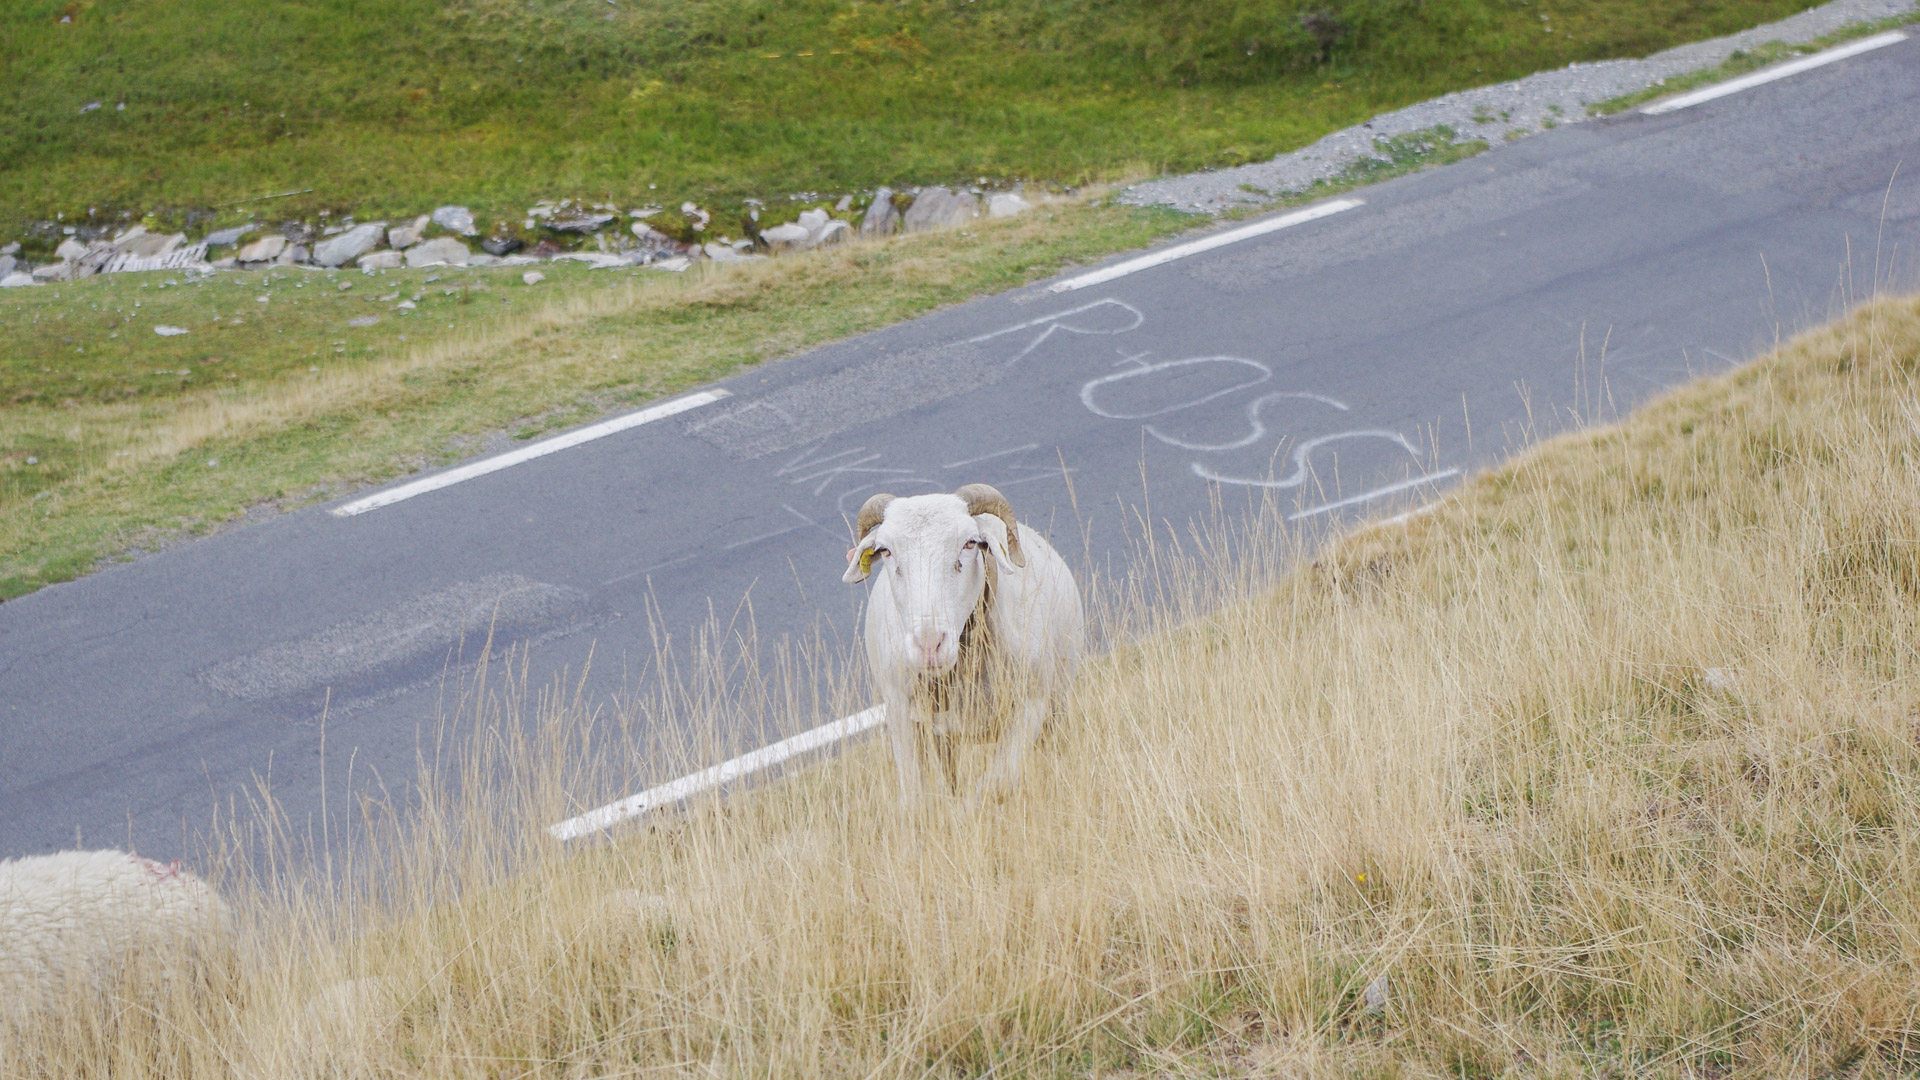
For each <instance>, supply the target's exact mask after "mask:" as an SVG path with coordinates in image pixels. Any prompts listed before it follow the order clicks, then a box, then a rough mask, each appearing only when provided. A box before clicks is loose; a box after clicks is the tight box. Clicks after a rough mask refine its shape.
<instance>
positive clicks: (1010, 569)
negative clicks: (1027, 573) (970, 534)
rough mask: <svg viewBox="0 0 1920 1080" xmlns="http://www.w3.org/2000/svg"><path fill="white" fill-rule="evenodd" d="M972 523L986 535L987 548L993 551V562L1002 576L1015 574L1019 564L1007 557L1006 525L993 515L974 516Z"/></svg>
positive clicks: (1018, 570)
mask: <svg viewBox="0 0 1920 1080" xmlns="http://www.w3.org/2000/svg"><path fill="white" fill-rule="evenodd" d="M973 523H974V524H975V525H978V526H980V531H981V532H983V533H985V534H987V547H988V548H989V549H991V550H992V551H993V561H994V563H995V565H997V566H999V568H1000V572H1001V573H1003V574H1017V573H1019V572H1020V564H1019V563H1016V562H1014V561H1013V560H1012V559H1010V558H1008V557H1007V523H1006V522H1005V521H1002V520H1001V519H1000V518H999V517H997V516H995V515H993V514H975V515H973Z"/></svg>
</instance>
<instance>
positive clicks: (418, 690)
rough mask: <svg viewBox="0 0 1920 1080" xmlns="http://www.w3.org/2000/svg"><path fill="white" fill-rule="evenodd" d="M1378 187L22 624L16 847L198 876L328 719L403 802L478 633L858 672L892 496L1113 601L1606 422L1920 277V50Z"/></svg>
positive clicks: (335, 759) (263, 538) (147, 576)
mask: <svg viewBox="0 0 1920 1080" xmlns="http://www.w3.org/2000/svg"><path fill="white" fill-rule="evenodd" d="M1359 194H1360V197H1362V198H1364V199H1365V200H1366V205H1364V206H1362V207H1359V208H1357V209H1353V210H1349V211H1347V212H1344V213H1340V214H1335V215H1333V216H1330V217H1326V218H1323V219H1320V220H1317V221H1313V222H1309V223H1307V224H1303V225H1300V226H1297V227H1295V228H1291V229H1286V230H1282V231H1279V232H1274V233H1270V234H1267V235H1265V236H1262V237H1258V238H1255V239H1250V240H1246V241H1243V242H1241V243H1237V244H1232V245H1228V246H1226V247H1222V248H1218V249H1215V250H1213V251H1209V252H1206V253H1204V254H1200V255H1195V256H1193V257H1191V258H1186V259H1182V260H1179V261H1176V262H1172V263H1168V264H1165V265H1162V266H1159V267H1156V268H1154V269H1150V270H1146V271H1143V272H1140V273H1136V274H1132V275H1130V276H1126V277H1122V278H1119V279H1117V280H1114V281H1112V282H1109V283H1107V284H1105V285H1102V286H1099V287H1096V288H1089V289H1084V290H1080V291H1076V292H1071V293H1065V294H1056V293H1053V292H1050V291H1049V290H1048V288H1047V283H1040V284H1037V285H1034V286H1029V287H1026V288H1023V289H1019V290H1016V291H1013V292H1010V293H1006V294H1003V295H1000V296H994V297H987V298H983V299H980V300H976V301H973V302H971V303H967V304H964V305H961V306H958V307H955V308H952V309H949V310H946V311H942V312H939V313H936V314H934V315H931V316H928V317H926V318H922V319H919V320H916V321H914V322H911V323H907V324H903V325H900V326H896V327H893V328H890V329H887V330H884V331H880V332H878V333H874V334H870V335H867V336H865V337H861V338H857V339H853V340H850V341H846V342H842V343H839V344H836V345H832V346H829V347H826V348H822V349H819V350H816V351H814V352H811V353H808V354H806V355H803V356H800V357H796V358H794V359H791V360H788V361H784V362H780V363H776V364H771V365H768V366H766V367H763V368H761V369H759V370H756V371H753V372H749V373H746V374H743V375H741V376H739V377H737V378H735V379H732V380H729V381H728V382H726V383H724V384H721V385H723V386H725V387H726V388H727V389H728V390H729V391H731V392H732V394H733V395H734V396H733V397H731V398H728V399H726V400H723V401H721V402H718V403H716V404H713V405H709V406H706V407H704V408H701V409H697V410H694V411H692V412H689V413H687V414H685V415H683V416H681V417H678V418H675V419H674V420H671V421H664V422H660V423H656V424H652V425H649V426H646V427H641V428H636V429H633V430H629V431H625V432H622V433H620V434H618V435H614V436H610V437H608V438H605V439H601V440H599V441H595V442H591V443H588V444H585V445H583V446H579V447H575V448H573V449H569V450H566V451H563V452H560V453H556V454H553V455H551V456H548V457H543V458H539V459H537V460H534V461H531V462H527V463H525V464H522V465H518V466H515V467H513V468H509V469H506V470H503V471H500V472H497V473H493V474H491V475H487V476H484V477H480V478H478V479H474V480H471V481H468V482H465V483H461V484H457V485H455V486H452V487H449V488H446V489H443V490H440V491H436V492H432V493H429V494H426V495H422V496H420V497H418V498H414V499H411V500H408V501H406V502H402V503H398V504H395V505H392V506H387V507H383V508H381V509H378V510H375V511H372V512H369V513H366V514H362V515H359V516H356V517H350V518H345V519H342V518H337V517H334V516H332V515H330V514H328V513H327V512H326V508H325V507H315V508H312V509H310V510H306V511H303V512H300V513H296V514H290V515H287V516H285V517H282V518H278V519H274V520H270V521H265V522H261V523H258V524H254V525H250V526H247V527H243V528H239V529H236V530H233V531H231V532H228V533H224V534H221V535H218V536H214V537H210V538H208V539H205V540H202V541H198V542H196V543H193V544H190V545H185V546H182V547H179V548H176V549H173V550H169V551H166V552H162V553H159V554H157V555H154V556H151V557H148V558H144V559H141V560H139V561H136V562H133V563H129V564H126V565H121V566H116V567H112V568H109V569H107V570H104V571H101V572H99V573H97V574H94V575H92V576H90V577H87V578H84V579H82V580H79V581H76V582H72V583H70V584H65V585H58V586H54V587H51V588H48V589H44V590H42V591H40V592H38V593H35V594H33V595H30V596H27V597H24V598H21V599H19V600H15V601H12V602H9V603H7V604H5V605H0V857H7V856H15V855H22V854H29V853H35V852H43V851H49V850H54V849H59V848H63V847H70V846H73V845H75V844H76V843H79V844H82V845H84V846H106V845H130V846H132V847H135V848H137V849H138V850H140V851H141V852H142V853H143V854H146V855H149V856H152V857H156V858H161V859H167V858H174V857H187V858H191V857H192V856H193V854H194V852H195V846H196V844H197V843H198V838H199V836H200V834H201V831H202V830H204V829H205V827H206V826H207V824H208V823H209V822H210V821H211V820H212V816H213V814H214V811H215V809H216V807H222V806H225V805H226V804H227V803H228V801H229V800H230V799H233V798H237V797H239V796H240V795H241V794H242V793H243V792H245V791H247V790H249V789H250V788H251V786H252V784H253V782H254V780H255V778H256V777H263V776H266V775H268V773H269V771H270V773H271V776H272V786H273V791H274V794H275V795H276V796H277V797H278V798H279V799H280V800H281V801H282V804H283V806H284V808H285V809H286V811H287V814H288V816H289V818H290V819H291V820H292V821H293V822H295V823H296V825H300V824H302V823H306V822H309V821H311V820H313V816H314V815H315V814H316V813H317V812H318V808H319V806H320V803H321V795H322V792H321V775H322V757H321V748H322V745H323V743H322V732H321V728H320V725H319V724H318V722H317V720H318V715H319V709H320V707H322V706H324V707H326V708H327V710H328V712H327V716H328V720H327V727H326V732H325V741H324V746H325V755H326V761H325V767H326V768H325V775H326V777H327V784H328V791H327V796H328V798H329V799H330V803H329V805H331V806H334V807H343V806H350V805H352V800H351V798H350V796H351V795H352V794H353V793H354V792H355V791H370V790H374V789H375V788H376V787H377V786H378V785H379V783H381V782H384V783H385V784H387V785H388V786H389V787H390V788H391V787H392V786H394V785H396V784H397V783H398V782H399V781H401V780H404V778H406V777H408V776H410V775H411V774H412V772H413V768H414V762H415V751H416V747H417V746H418V745H420V744H421V740H422V739H429V740H430V738H431V733H432V725H433V723H434V717H435V714H436V710H437V709H438V708H439V707H440V705H441V704H442V701H443V698H442V694H443V690H442V685H443V684H442V675H443V673H444V672H446V671H447V670H448V668H449V664H450V663H455V662H457V661H459V660H462V659H466V660H470V659H471V658H473V657H474V656H475V655H476V654H477V652H478V651H479V650H480V649H482V648H483V641H484V635H483V634H482V633H481V632H480V626H481V620H480V619H479V617H478V616H477V615H476V614H475V613H476V612H478V611H481V610H485V611H487V612H489V613H491V612H493V611H495V610H496V609H497V610H500V611H502V612H506V613H507V617H506V618H504V619H502V620H499V621H494V620H492V618H491V616H489V618H488V620H486V624H487V626H488V627H490V628H491V630H492V632H493V639H492V644H493V646H494V647H495V648H496V649H498V648H501V647H504V646H508V645H513V644H515V643H526V650H527V653H526V656H527V661H526V662H527V670H528V671H529V673H530V675H531V677H532V679H533V680H534V682H535V683H536V685H538V684H544V683H545V682H547V681H548V680H550V679H551V678H552V677H553V676H554V675H555V674H556V673H561V672H570V673H573V674H574V675H575V676H577V674H578V673H579V672H580V671H581V670H582V667H583V665H584V664H585V663H586V661H587V659H588V657H589V655H591V656H592V658H593V672H594V674H593V676H592V677H591V678H589V679H588V680H587V681H586V683H585V693H586V694H587V695H588V696H589V698H590V699H593V700H610V699H611V697H612V696H613V695H614V694H615V693H616V692H617V691H618V690H619V689H620V688H621V686H622V684H623V681H624V680H626V679H628V678H630V677H631V675H632V673H633V672H636V671H638V670H640V669H641V666H642V665H643V664H644V663H645V662H646V661H648V660H649V659H650V658H652V656H653V655H654V637H653V634H654V630H655V628H656V627H657V628H664V629H666V630H668V631H670V632H672V633H673V634H675V635H676V640H685V638H686V636H687V634H688V632H689V630H690V629H691V628H694V627H697V626H699V625H700V624H702V623H703V622H704V621H705V620H706V619H707V618H708V617H709V615H710V613H718V615H719V617H720V618H722V619H726V618H730V617H731V616H732V613H734V612H736V611H737V610H739V608H740V605H741V601H742V599H743V597H748V596H750V597H751V608H752V612H753V615H754V618H755V622H756V626H757V628H758V632H759V636H760V639H761V641H762V642H773V641H776V640H778V639H780V638H782V637H788V638H795V637H800V636H804V635H808V634H813V633H818V634H820V635H822V636H823V637H824V639H825V640H826V641H827V642H829V643H830V644H833V645H837V646H839V647H847V646H851V644H852V643H853V641H854V640H855V639H854V637H853V635H852V633H851V631H852V630H853V628H854V626H855V625H856V618H857V613H858V610H859V603H860V600H861V594H860V593H859V592H858V591H856V590H851V589H848V588H846V587H844V586H842V585H841V584H840V582H839V576H840V573H841V570H842V568H843V561H842V553H843V552H844V550H845V547H846V537H847V529H846V519H847V517H848V516H849V515H850V514H851V511H852V510H853V508H855V507H857V506H858V504H859V502H860V501H861V500H863V499H864V498H865V497H866V496H867V495H868V494H870V493H871V492H873V491H875V490H881V489H886V490H892V491H894V492H896V493H899V494H910V493H913V492H916V491H923V490H951V489H952V488H954V487H957V486H958V485H959V484H961V483H966V482H971V481H985V482H987V483H992V484H995V485H997V486H999V487H1000V488H1001V489H1002V490H1003V491H1005V492H1006V494H1007V495H1008V497H1009V499H1010V500H1011V501H1012V503H1013V505H1014V507H1015V509H1016V511H1017V512H1018V513H1019V514H1020V515H1021V516H1022V518H1023V519H1024V520H1027V521H1029V522H1031V523H1033V524H1035V525H1037V526H1039V527H1041V528H1043V529H1045V530H1047V531H1048V533H1049V534H1050V536H1051V537H1052V538H1053V540H1054V541H1055V543H1056V546H1058V547H1059V548H1060V549H1061V550H1062V551H1063V552H1066V553H1068V554H1069V557H1070V559H1072V560H1073V561H1074V562H1075V563H1076V564H1077V566H1078V568H1079V569H1081V570H1082V571H1085V570H1087V569H1089V568H1090V567H1089V561H1090V562H1091V564H1093V566H1097V567H1100V568H1106V567H1109V566H1112V565H1114V564H1115V562H1116V560H1119V559H1122V558H1124V556H1125V553H1126V551H1127V550H1128V547H1129V544H1130V543H1131V540H1132V538H1133V533H1132V532H1131V531H1130V530H1131V525H1132V523H1137V522H1138V521H1139V520H1143V519H1144V520H1151V521H1153V522H1154V523H1155V525H1156V528H1158V529H1160V530H1161V535H1162V536H1165V535H1166V534H1167V531H1168V530H1171V531H1172V532H1174V533H1176V534H1184V533H1185V531H1186V529H1187V527H1188V526H1189V525H1190V524H1192V523H1196V522H1203V521H1205V520H1207V519H1208V518H1209V516H1210V514H1211V513H1212V508H1213V507H1214V506H1215V505H1218V506H1221V507H1224V508H1226V512H1227V513H1229V514H1235V513H1241V512H1244V511H1245V508H1246V507H1248V506H1249V505H1250V504H1251V503H1252V502H1254V501H1257V500H1258V499H1261V498H1266V497H1271V498H1274V499H1277V500H1279V503H1280V505H1281V506H1283V507H1284V508H1285V509H1286V510H1287V511H1288V512H1289V513H1290V514H1292V515H1295V517H1296V519H1297V521H1298V522H1299V527H1301V528H1303V529H1311V528H1323V527H1339V526H1340V525H1342V524H1344V523H1350V522H1352V521H1354V520H1357V519H1359V518H1361V517H1364V516H1371V515H1379V514H1388V513H1393V512H1397V511H1398V510H1402V509H1405V508H1407V507H1409V506H1412V505H1415V504H1418V503H1420V502H1423V501H1426V500H1429V499H1431V498H1433V497H1435V495H1436V494H1437V493H1438V492H1441V491H1444V490H1445V489H1446V487H1447V486H1448V485H1450V484H1452V483H1455V482H1457V478H1458V477H1459V476H1461V475H1467V474H1470V473H1471V472H1472V471H1473V470H1475V469H1478V468H1483V467H1485V466H1486V465H1488V464H1489V463H1491V462H1494V461H1496V460H1498V459H1499V458H1501V457H1502V456H1504V455H1505V454H1507V453H1510V452H1511V451H1512V450H1513V449H1515V448H1516V447H1517V446H1519V445H1521V444H1523V443H1524V441H1525V440H1526V439H1527V438H1528V437H1531V436H1537V435H1540V434H1546V433H1549V432H1551V431H1552V430H1555V429H1557V428H1559V427H1563V426H1564V425H1566V424H1568V423H1571V422H1575V421H1574V420H1573V419H1572V418H1573V417H1575V416H1582V417H1590V416H1600V417H1602V418H1604V417H1605V416H1606V415H1610V414H1613V413H1617V412H1619V411H1622V410H1625V409H1627V408H1630V407H1631V406H1632V405H1633V404H1635V403H1637V402H1640V401H1643V400H1645V399H1646V398H1648V397H1649V396H1651V395H1653V394H1656V393H1658V392H1659V391H1661V390H1662V389H1664V388H1667V387H1671V386H1673V385H1676V384H1678V383H1680V382H1683V381H1685V380H1687V379H1688V378H1691V377H1694V376H1697V375H1703V374H1713V373H1718V372H1721V371H1725V370H1727V369H1728V368H1729V367H1730V366H1732V365H1735V364H1738V363H1741V362H1744V361H1746V360H1748V359H1751V358H1752V357H1754V356H1756V355H1758V354H1760V353H1761V352H1763V351H1765V350H1766V349H1767V348H1768V347H1769V346H1771V345H1772V343H1773V342H1775V341H1776V340H1778V339H1779V338H1780V337H1781V336H1784V335H1787V334H1791V333H1792V332H1794V331H1795V330H1797V329H1799V328H1802V327H1804V326H1807V325H1810V324H1813V323H1815V322H1818V321H1821V320H1824V319H1826V318H1828V317H1830V316H1831V315H1833V314H1835V313H1837V312H1838V311H1840V310H1842V309H1843V308H1844V307H1845V306H1846V305H1847V304H1848V303H1850V302H1851V301H1854V300H1858V299H1861V298H1863V297H1864V296H1865V295H1866V293H1868V292H1869V291H1871V290H1872V289H1873V288H1874V287H1876V286H1879V287H1890V288H1894V289H1902V290H1904V289H1911V288H1913V287H1915V286H1916V284H1920V273H1916V269H1917V265H1916V261H1915V258H1914V252H1915V251H1916V249H1920V39H1916V40H1910V41H1907V42H1903V43H1901V44H1899V45H1896V46H1893V47H1889V48H1885V49H1881V50H1879V51H1877V52H1873V53H1870V54H1866V55H1863V56H1859V57H1855V58H1853V59H1850V60H1847V61H1844V62H1841V63H1838V64H1834V65H1832V66H1830V67H1826V68H1822V69H1819V70H1817V71H1812V72H1808V73H1806V74H1804V75H1800V76H1797V77H1795V78H1792V79H1789V80H1785V81H1781V82H1777V83H1773V84H1770V85H1766V86H1762V87H1759V88H1756V89H1754V90H1751V91H1748V92H1745V93H1741V94H1737V95H1734V96H1731V97H1727V98H1723V99H1720V100H1717V101H1713V102H1710V103H1708V104H1705V105H1702V106H1699V107H1697V108H1693V109H1688V110H1685V111H1682V112H1678V113H1673V114H1669V115H1665V116H1659V117H1646V116H1642V115H1638V114H1627V115H1624V116H1620V117H1615V118H1610V119H1606V120H1597V121H1593V122H1590V123H1586V124H1582V125H1579V126H1578V127H1573V128H1567V129H1563V130H1557V131H1553V132H1549V133H1546V134H1543V135H1540V136H1537V137H1534V138H1531V139H1527V140H1525V141H1524V142H1521V143H1517V144H1515V145H1513V146H1511V147H1509V148H1506V149H1503V150H1502V151H1500V152H1499V153H1497V154H1491V155H1487V156H1485V157H1483V158H1478V159H1474V160H1471V161H1467V162H1463V163H1460V164H1458V165H1454V166H1451V167H1448V168H1445V169H1439V170H1435V171H1432V172H1428V173H1424V174H1421V175H1418V176H1412V177H1406V178H1403V179H1400V180H1396V181H1393V182H1390V183H1387V184H1383V185H1380V186H1377V187H1374V188H1371V189H1368V190H1366V191H1363V192H1361V193H1359ZM1116 261H1117V260H1116ZM1570 410H1571V411H1570ZM1469 421H1470V422H1471V435H1469V430H1468V425H1469ZM1069 477H1070V478H1071V483H1072V488H1073V496H1074V497H1073V498H1071V499H1070V497H1069V490H1068V483H1067V479H1068V478H1069ZM760 734H761V733H759V732H754V731H742V732H741V733H740V736H741V739H742V741H743V742H751V741H753V740H754V739H756V738H758V737H760ZM349 766H351V770H350V769H349ZM653 768H654V766H653V765H652V764H651V763H647V762H636V763H634V765H633V769H634V773H635V776H636V778H639V779H649V780H657V779H664V777H661V776H658V775H655V774H654V773H652V772H651V771H650V770H651V769H653ZM616 794H620V793H619V792H582V793H580V799H581V802H582V804H583V805H593V804H594V803H596V802H598V801H600V800H602V799H604V798H606V797H609V796H612V795H616Z"/></svg>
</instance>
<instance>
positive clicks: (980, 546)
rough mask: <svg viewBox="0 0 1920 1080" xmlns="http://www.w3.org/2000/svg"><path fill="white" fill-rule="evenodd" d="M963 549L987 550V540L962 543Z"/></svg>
mask: <svg viewBox="0 0 1920 1080" xmlns="http://www.w3.org/2000/svg"><path fill="white" fill-rule="evenodd" d="M962 550H965V551H985V550H987V542H986V541H985V540H969V541H967V542H966V543H965V544H964V545H962Z"/></svg>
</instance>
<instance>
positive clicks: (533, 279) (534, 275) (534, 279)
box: [520, 270, 547, 285]
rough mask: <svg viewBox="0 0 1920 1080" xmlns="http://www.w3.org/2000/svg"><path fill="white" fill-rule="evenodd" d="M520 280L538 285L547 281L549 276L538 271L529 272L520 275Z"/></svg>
mask: <svg viewBox="0 0 1920 1080" xmlns="http://www.w3.org/2000/svg"><path fill="white" fill-rule="evenodd" d="M520 280H521V281H524V282H526V283H527V284H529V285H538V284H540V283H541V282H543V281H545V280H547V275H545V274H543V273H541V272H540V271H538V270H529V271H527V272H526V273H524V274H521V275H520Z"/></svg>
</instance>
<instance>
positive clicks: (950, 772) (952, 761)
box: [933, 735, 960, 795]
mask: <svg viewBox="0 0 1920 1080" xmlns="http://www.w3.org/2000/svg"><path fill="white" fill-rule="evenodd" d="M933 748H934V750H935V751H936V752H938V753H939V755H940V771H941V772H943V773H945V774H946V776H947V794H949V795H953V794H957V793H958V792H959V790H960V763H959V761H958V760H956V758H955V756H954V749H953V736H951V735H935V736H934V737H933Z"/></svg>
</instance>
